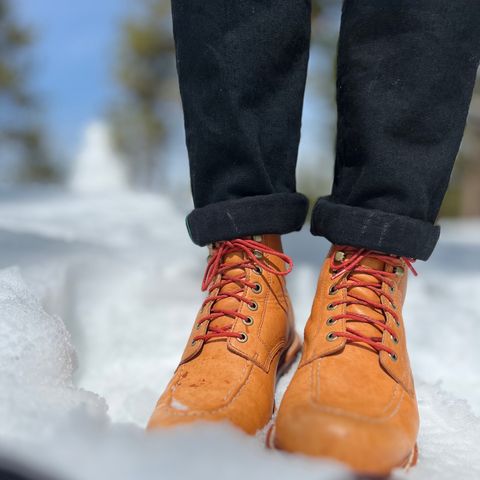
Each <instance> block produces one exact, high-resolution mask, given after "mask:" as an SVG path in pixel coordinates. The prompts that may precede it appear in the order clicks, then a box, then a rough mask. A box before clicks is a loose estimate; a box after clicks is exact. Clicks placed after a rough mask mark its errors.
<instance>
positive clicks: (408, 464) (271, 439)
mask: <svg viewBox="0 0 480 480" xmlns="http://www.w3.org/2000/svg"><path fill="white" fill-rule="evenodd" d="M265 445H266V447H267V448H269V449H278V448H277V447H276V446H275V425H271V426H270V428H269V429H268V431H267V435H266V437H265ZM278 450H280V449H278ZM417 462H418V445H417V444H416V443H415V446H414V447H413V450H412V451H411V452H410V453H409V455H408V456H407V458H406V459H405V460H404V461H403V462H401V463H400V464H399V465H395V466H394V467H392V470H393V469H394V468H402V469H403V470H405V471H406V472H408V470H410V468H412V467H414V466H415V465H416V464H417ZM389 476H390V473H388V474H383V475H382V474H379V475H378V474H377V475H368V474H367V475H366V474H358V476H357V479H364V478H370V479H371V478H377V479H386V478H388V477H389Z"/></svg>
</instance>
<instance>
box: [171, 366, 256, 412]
mask: <svg viewBox="0 0 480 480" xmlns="http://www.w3.org/2000/svg"><path fill="white" fill-rule="evenodd" d="M248 363H249V366H250V371H249V372H248V375H247V378H246V379H245V380H244V382H243V383H242V384H241V385H240V386H239V387H238V391H237V393H236V394H235V395H234V396H233V397H232V398H231V399H230V400H229V401H228V402H227V403H226V404H225V405H222V406H221V407H218V408H215V409H212V410H197V411H183V412H178V411H176V410H175V409H174V408H172V407H171V406H170V405H167V408H168V410H169V415H173V416H177V417H182V416H208V415H210V414H214V413H218V412H221V411H223V410H226V409H227V408H228V407H230V406H231V405H232V404H233V403H234V402H235V401H236V400H237V398H238V397H239V396H240V393H241V392H242V390H243V389H244V388H245V387H246V386H247V385H248V384H249V383H250V380H251V378H252V371H253V367H254V365H253V363H252V362H248ZM245 369H246V365H245V366H244V370H245ZM231 390H233V388H232V389H231Z"/></svg>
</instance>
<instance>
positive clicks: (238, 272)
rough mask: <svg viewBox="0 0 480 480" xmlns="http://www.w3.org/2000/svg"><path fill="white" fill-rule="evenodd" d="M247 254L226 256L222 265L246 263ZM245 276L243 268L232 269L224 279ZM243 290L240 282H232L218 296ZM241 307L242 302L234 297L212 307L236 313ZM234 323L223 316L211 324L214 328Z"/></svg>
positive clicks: (240, 253)
mask: <svg viewBox="0 0 480 480" xmlns="http://www.w3.org/2000/svg"><path fill="white" fill-rule="evenodd" d="M245 257H246V254H245V253H244V252H242V251H238V252H231V253H228V254H227V255H225V256H224V257H223V259H222V265H223V266H224V267H225V266H227V265H235V264H238V263H241V262H243V261H245ZM244 275H245V269H243V268H231V269H228V270H227V271H226V272H225V273H224V274H223V275H222V277H223V278H224V279H226V278H228V277H242V276H244ZM214 281H215V282H216V281H217V280H216V279H215V280H214ZM241 288H243V286H242V284H241V283H239V282H231V283H228V284H227V285H224V286H223V287H222V288H220V290H219V291H218V293H217V295H222V294H225V293H232V292H237V291H239V290H241ZM239 307H240V301H239V300H237V299H236V298H233V297H227V298H222V299H221V300H217V301H216V302H215V303H214V304H213V305H212V307H211V308H212V310H214V311H219V310H220V311H221V310H231V311H236V310H238V308H239ZM233 322H234V319H233V318H231V317H229V316H222V317H218V318H216V319H215V320H213V321H212V322H210V325H211V326H213V327H225V326H227V325H231V324H232V323H233Z"/></svg>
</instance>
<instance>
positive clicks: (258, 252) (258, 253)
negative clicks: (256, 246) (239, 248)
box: [253, 250, 263, 258]
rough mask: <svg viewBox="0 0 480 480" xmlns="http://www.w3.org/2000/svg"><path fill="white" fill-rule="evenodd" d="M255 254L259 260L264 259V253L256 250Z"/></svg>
mask: <svg viewBox="0 0 480 480" xmlns="http://www.w3.org/2000/svg"><path fill="white" fill-rule="evenodd" d="M253 254H254V255H255V256H256V257H257V258H262V257H263V253H262V252H261V251H260V250H254V251H253Z"/></svg>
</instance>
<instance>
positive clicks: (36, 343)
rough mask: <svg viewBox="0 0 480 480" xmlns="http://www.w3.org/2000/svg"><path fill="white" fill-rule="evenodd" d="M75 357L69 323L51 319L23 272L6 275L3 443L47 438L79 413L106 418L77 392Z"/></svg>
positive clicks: (0, 359)
mask: <svg viewBox="0 0 480 480" xmlns="http://www.w3.org/2000/svg"><path fill="white" fill-rule="evenodd" d="M74 365H75V352H74V349H73V346H72V344H71V342H70V335H69V333H68V332H67V329H66V328H65V325H64V324H63V322H62V321H61V320H60V319H59V318H57V317H54V316H51V315H48V314H47V313H46V312H45V311H44V310H43V308H42V306H41V304H40V302H39V300H38V299H36V298H35V297H34V296H33V295H32V294H31V293H30V291H29V290H28V289H27V287H26V285H25V283H24V281H23V280H22V278H21V276H20V274H19V272H18V270H17V269H15V268H12V269H7V270H2V271H0V372H1V375H0V442H1V443H4V442H5V439H7V438H17V439H18V438H27V439H28V438H31V437H32V435H35V436H39V437H42V436H43V434H45V433H46V432H48V431H49V430H50V428H51V426H52V425H54V424H57V423H58V422H59V421H60V420H61V419H62V417H63V416H64V415H68V414H69V413H71V412H72V411H73V410H75V409H80V410H83V409H87V410H90V412H91V413H92V414H93V413H96V414H101V415H102V414H103V415H104V414H105V411H106V407H105V404H104V402H103V401H102V400H101V399H100V398H99V397H97V396H96V395H94V394H91V393H88V392H86V391H83V390H79V389H77V388H75V387H74V385H73V381H72V375H73V371H74Z"/></svg>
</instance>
